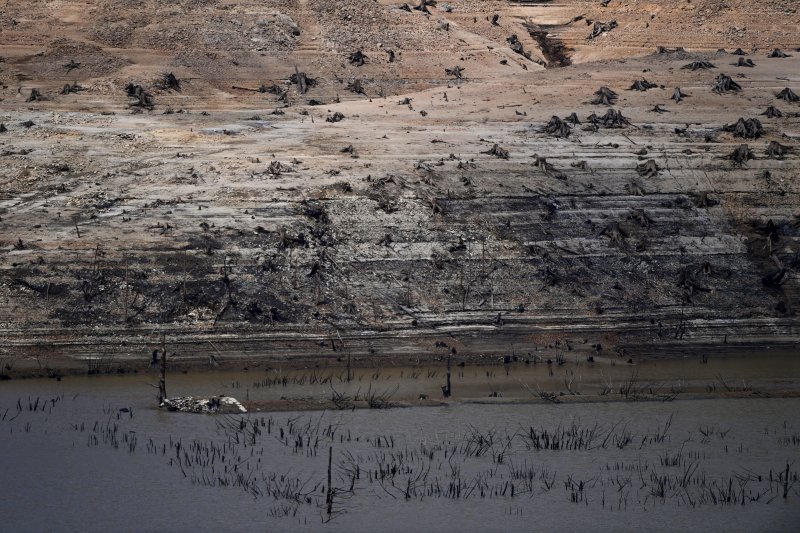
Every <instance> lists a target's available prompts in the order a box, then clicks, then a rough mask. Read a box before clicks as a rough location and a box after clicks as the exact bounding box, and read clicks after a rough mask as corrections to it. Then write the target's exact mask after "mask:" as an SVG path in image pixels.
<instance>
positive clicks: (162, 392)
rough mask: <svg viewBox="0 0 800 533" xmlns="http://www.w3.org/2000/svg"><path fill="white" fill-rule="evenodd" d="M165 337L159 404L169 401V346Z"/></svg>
mask: <svg viewBox="0 0 800 533" xmlns="http://www.w3.org/2000/svg"><path fill="white" fill-rule="evenodd" d="M166 344H167V343H166V340H165V336H164V335H162V336H161V365H160V376H159V378H158V404H159V405H161V402H163V401H164V400H166V399H167V345H166Z"/></svg>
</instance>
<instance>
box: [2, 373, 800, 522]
mask: <svg viewBox="0 0 800 533" xmlns="http://www.w3.org/2000/svg"><path fill="white" fill-rule="evenodd" d="M692 364H694V365H695V366H694V367H691V368H693V369H694V371H695V374H694V375H693V376H691V379H692V380H698V381H699V382H703V381H705V380H709V379H714V377H715V375H716V374H719V371H720V369H714V368H713V367H712V366H711V363H709V365H708V366H706V365H702V366H700V365H697V364H696V361H695V362H681V361H676V362H669V364H666V365H661V366H659V368H658V369H655V370H652V371H651V370H650V369H648V368H647V366H641V367H639V368H638V370H639V376H640V378H641V379H643V380H655V379H658V380H667V379H673V376H675V375H679V374H681V373H682V375H683V376H686V375H688V374H687V373H686V368H689V367H688V366H687V367H684V366H682V365H692ZM740 365H741V366H737V365H728V366H726V367H725V368H724V370H725V372H726V374H725V378H726V379H728V380H730V381H731V382H733V381H734V380H737V379H738V380H741V379H750V380H753V381H757V380H759V379H771V376H770V374H769V372H766V371H764V374H763V375H759V374H758V373H757V372H755V371H754V370H753V368H750V367H749V366H748V365H749V363H747V362H745V361H742V362H741V363H740ZM565 368H567V365H564V367H559V368H558V369H554V374H556V375H554V376H550V375H549V371H548V369H547V367H546V365H545V366H537V368H530V367H527V368H526V367H524V366H513V365H512V367H511V368H510V369H509V374H508V375H506V374H505V369H504V368H503V367H502V366H501V367H480V368H470V367H465V368H463V369H454V371H455V372H456V374H457V373H458V371H459V370H461V371H463V376H459V377H458V379H459V380H461V381H457V380H456V378H455V375H456V374H454V390H455V389H456V387H457V386H460V387H462V388H463V389H465V390H473V391H475V394H476V395H477V394H479V393H480V395H481V396H482V395H483V392H484V390H485V389H482V387H485V386H486V384H487V383H493V384H495V385H496V386H498V387H508V389H501V390H503V391H505V390H511V388H512V387H513V386H514V383H519V382H529V383H531V384H533V382H534V381H538V385H539V386H540V387H542V388H543V387H546V386H552V385H550V384H551V383H557V382H563V376H558V375H557V374H558V371H559V370H562V371H563V370H564V369H565ZM572 370H575V371H576V372H580V373H581V375H582V376H595V374H593V372H598V370H599V369H593V368H589V367H588V366H584V365H581V366H578V367H575V366H573V367H572ZM673 370H674V373H671V372H673ZM417 371H418V372H420V373H421V374H420V376H418V377H409V372H417ZM434 371H438V372H439V374H438V375H437V376H432V377H430V378H428V374H427V373H428V372H434ZM441 371H442V369H408V368H404V369H394V370H387V369H380V370H377V369H371V370H362V371H357V372H356V373H355V379H354V380H353V382H351V383H350V385H349V386H352V387H358V383H361V384H362V385H361V386H362V387H365V386H366V384H367V383H368V382H372V383H379V382H381V383H386V384H388V385H391V386H392V387H393V386H395V385H396V384H398V383H401V384H403V387H404V389H407V390H404V391H403V393H402V394H406V395H411V394H415V393H417V391H419V392H424V391H428V390H435V387H437V386H438V383H439V381H440V380H441ZM630 371H631V369H630V368H626V367H621V368H620V367H608V366H606V367H605V368H603V369H602V372H603V378H601V379H608V378H611V379H613V380H623V379H624V378H625V377H626V376H629V375H630ZM376 372H377V375H376ZM487 372H489V375H488V376H487V375H486V373H487ZM273 374H275V375H277V374H276V373H273ZM269 375H270V374H269V373H259V374H258V375H256V374H254V373H239V374H233V373H218V374H202V375H185V376H183V375H182V376H173V377H172V378H171V380H170V387H171V388H172V390H171V393H172V394H184V393H190V392H191V393H211V392H227V393H230V392H232V391H231V390H230V389H231V388H232V387H233V388H236V387H237V382H238V387H239V388H240V389H249V394H250V395H251V396H255V395H259V394H260V395H263V397H272V396H271V395H304V394H309V395H313V394H325V395H329V394H330V385H331V384H330V383H323V384H321V383H319V382H318V381H319V378H317V381H316V382H314V383H309V380H310V378H309V375H310V373H309V372H308V371H307V372H305V373H303V372H297V373H290V374H286V373H284V375H290V376H294V377H295V378H296V380H295V381H297V382H300V381H301V379H300V376H302V375H305V376H306V377H305V383H304V384H301V385H290V384H288V382H287V385H283V384H282V383H283V381H281V384H279V385H276V384H275V383H272V384H270V385H269V386H262V387H255V386H254V383H256V382H257V380H259V379H261V380H264V379H266V378H267V377H268V376H269ZM325 375H327V374H325ZM387 376H388V379H387ZM744 376H747V377H746V378H745V377H744ZM273 377H274V376H273ZM359 378H360V381H359ZM332 379H333V380H335V379H337V378H335V377H334V378H332ZM582 379H583V378H582ZM592 379H594V377H592V378H591V379H590V378H586V379H584V380H583V381H582V382H581V383H585V384H588V383H591V382H592ZM684 379H685V378H684ZM515 380H517V381H515ZM553 380H555V381H553ZM150 381H152V380H151V379H150V377H147V376H122V377H103V378H92V379H81V378H69V379H64V380H63V381H61V382H56V381H53V380H50V381H37V380H28V381H11V382H6V383H3V384H2V387H0V434H2V435H3V437H2V439H0V469H2V472H3V480H4V481H3V483H2V485H0V502H2V507H3V527H2V528H3V529H7V530H14V531H21V530H30V531H43V530H96V531H108V530H137V531H141V530H153V531H155V530H158V531H188V530H196V529H198V528H200V529H204V530H208V529H212V530H242V531H251V530H264V529H279V530H303V531H306V530H308V529H311V528H313V529H320V530H329V531H353V530H362V531H373V530H391V531H401V530H402V531H408V530H409V529H410V530H437V531H451V530H459V531H486V530H531V529H532V528H533V529H537V530H553V529H556V528H564V527H573V528H579V529H580V530H609V529H612V528H615V529H619V528H623V529H633V528H635V529H637V530H675V529H686V530H708V529H709V527H710V528H713V529H720V530H723V529H724V530H734V531H735V530H754V529H755V530H786V531H789V530H795V528H796V525H797V524H798V523H800V505H799V503H800V482H798V471H799V470H800V461H797V460H798V459H800V425H798V422H797V417H796V413H797V411H798V408H800V400H798V399H789V398H786V399H746V400H743V399H735V400H734V399H717V400H691V401H677V402H615V403H585V404H574V405H571V404H559V405H555V404H538V405H473V404H454V405H451V406H444V407H424V408H423V407H412V408H405V409H391V410H356V411H350V410H347V411H326V412H306V413H291V412H284V413H271V414H267V413H257V414H252V415H245V416H243V417H211V416H203V415H185V414H179V413H168V412H163V411H159V410H157V409H154V408H153V403H154V400H153V397H154V392H155V391H154V390H153V389H152V388H151V387H150V386H149V385H148V383H149V382H150ZM290 381H291V380H290ZM576 381H577V380H576ZM345 382H346V380H344V381H342V382H340V383H337V384H336V385H334V386H338V385H346V383H345ZM600 382H602V381H600ZM407 383H410V384H407ZM517 386H519V385H517ZM562 386H563V383H562ZM587 386H588V385H587ZM470 387H473V389H469V388H470ZM523 390H524V389H523ZM554 390H555V389H554ZM233 392H235V391H233ZM329 451H330V453H332V471H331V474H332V483H331V488H332V490H331V491H329V490H328V488H329V487H328V482H327V476H328V473H327V465H328V453H329ZM787 464H788V465H789V475H788V477H787V476H786V467H787ZM784 492H785V493H786V498H784ZM329 497H330V501H331V514H330V515H329V514H328V512H327V507H328V505H327V502H328V499H329Z"/></svg>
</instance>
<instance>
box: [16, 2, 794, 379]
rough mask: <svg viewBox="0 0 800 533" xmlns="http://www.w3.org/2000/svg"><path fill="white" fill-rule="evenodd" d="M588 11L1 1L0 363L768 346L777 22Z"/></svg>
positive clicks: (776, 241)
mask: <svg viewBox="0 0 800 533" xmlns="http://www.w3.org/2000/svg"><path fill="white" fill-rule="evenodd" d="M600 4H601V3H600V2H561V3H558V4H555V3H549V2H527V3H525V2H522V3H508V2H474V1H462V2H458V1H453V2H449V3H447V4H445V3H443V2H440V3H439V4H438V5H437V6H428V7H427V9H428V11H430V13H429V14H426V13H424V12H422V11H419V10H415V9H413V6H410V7H409V10H405V9H401V6H402V5H403V4H400V3H396V2H386V1H383V0H381V1H380V2H373V1H367V0H351V1H346V2H329V1H327V0H305V1H294V2H245V1H236V0H229V1H213V0H205V1H203V0H196V1H188V0H187V1H174V2H156V1H150V0H131V1H128V2H123V3H120V2H111V1H96V2H70V1H59V2H47V3H16V2H15V3H7V4H5V5H4V6H3V7H1V8H0V23H2V24H3V28H4V31H3V33H2V34H0V39H2V43H1V45H2V53H1V54H0V55H2V56H3V62H2V63H0V80H1V81H2V82H3V85H2V87H3V89H2V91H0V98H2V101H0V122H2V123H3V124H4V125H5V129H7V131H5V132H3V133H0V155H2V157H0V161H2V163H3V166H2V169H0V335H2V337H3V344H2V346H0V359H2V361H3V364H4V365H5V364H8V365H10V366H11V367H13V366H14V365H17V366H18V367H19V366H20V365H25V364H28V366H31V365H39V366H42V367H43V368H44V367H48V366H52V365H57V364H67V363H64V361H67V362H68V361H78V363H68V364H80V365H83V364H89V365H90V366H92V365H97V364H99V363H98V361H101V362H102V363H103V364H108V365H111V366H113V365H115V364H117V363H120V362H122V361H141V362H142V363H143V364H146V363H147V362H148V361H149V358H150V351H151V350H152V349H153V348H154V347H157V346H158V345H159V344H160V342H161V338H162V335H165V336H166V338H167V339H168V342H169V344H170V346H171V348H172V349H173V350H174V352H176V353H178V354H179V355H180V356H181V357H182V358H183V359H184V360H196V361H205V360H206V359H207V358H208V354H209V353H213V354H214V355H215V357H216V358H217V359H218V360H223V361H234V360H236V361H239V360H247V361H254V360H259V359H272V360H274V359H292V358H296V357H299V356H305V357H309V356H320V357H334V358H337V357H342V354H343V352H344V351H346V352H348V353H352V354H356V355H361V356H365V357H366V356H368V355H377V356H387V355H422V356H427V355H430V354H436V353H441V352H442V350H443V349H442V345H443V344H447V345H448V346H454V347H457V349H458V352H459V354H463V355H465V356H466V355H469V354H492V355H497V354H504V353H515V354H526V353H534V352H537V351H541V350H544V351H545V352H547V351H554V350H556V351H558V350H563V349H574V350H576V351H577V350H583V351H585V352H586V353H587V354H592V355H593V356H595V357H597V358H598V359H600V358H602V357H603V356H606V355H607V356H610V357H619V356H622V357H624V358H625V359H627V358H628V357H630V356H633V357H636V356H639V355H646V354H648V353H652V351H653V350H654V349H655V348H656V347H665V346H666V347H675V348H677V349H683V348H686V349H691V347H692V346H697V345H699V344H718V345H724V344H725V343H729V345H731V346H734V345H737V344H743V343H745V344H750V343H769V344H788V345H790V346H791V345H792V343H796V342H797V341H798V327H797V315H796V312H797V305H798V300H797V298H798V290H797V289H798V280H797V272H798V268H800V256H798V252H799V251H798V231H800V229H798V228H799V227H800V219H799V218H798V216H800V197H799V196H800V195H799V194H798V192H799V189H798V182H797V175H798V168H800V163H798V161H799V160H798V156H799V155H800V145H799V144H798V135H800V128H798V124H800V118H798V117H800V104H798V103H797V102H795V101H791V100H792V98H791V94H788V93H785V92H784V93H781V91H783V90H784V89H785V88H789V89H792V90H793V91H794V92H800V77H798V75H797V74H796V73H797V72H800V52H798V51H796V50H795V49H796V48H797V47H798V46H800V42H798V39H797V34H796V30H795V28H796V24H797V22H798V18H800V15H798V13H797V11H796V10H793V8H792V6H791V5H790V4H787V3H779V2H759V3H752V2H734V1H729V2H718V1H710V0H709V1H692V2H686V3H682V2H678V3H670V7H663V4H664V3H654V2H634V1H631V2H626V3H622V2H615V1H612V2H610V3H609V4H608V6H607V7H602V6H601V5H600ZM754 4H755V5H754ZM787 6H788V7H787ZM495 14H497V15H498V18H497V20H496V21H495V22H494V23H493V22H492V19H493V16H494V15H495ZM612 20H614V21H616V26H615V27H611V26H608V27H606V28H605V29H608V31H600V33H599V34H598V36H597V37H595V38H593V39H587V37H588V36H589V35H590V34H591V33H592V32H593V31H595V28H599V29H600V30H604V27H603V26H602V24H601V26H597V25H596V24H595V22H600V23H608V22H610V21H612ZM587 22H590V24H587ZM45 35H46V36H47V37H43V36H45ZM512 35H516V38H511V36H512ZM658 46H662V47H664V48H662V49H661V50H660V53H657V47H658ZM679 47H681V48H682V49H678V50H676V48H679ZM737 47H740V48H742V49H743V52H744V53H745V54H746V55H744V56H740V55H734V54H732V53H731V52H732V51H733V50H734V49H735V48H737ZM720 48H725V49H726V50H727V51H719V49H720ZM775 48H781V49H782V50H783V51H785V52H786V53H787V54H788V55H790V57H768V54H770V53H771V51H772V50H773V49H775ZM358 51H361V52H362V53H363V55H365V56H366V59H365V60H364V64H363V65H359V63H360V62H361V61H360V60H359V57H358V56H357V55H356V56H355V57H351V54H353V53H355V52H358ZM389 51H391V52H392V53H390V52H389ZM392 56H393V61H390V59H392ZM740 58H742V59H750V60H752V62H753V63H754V66H753V67H746V66H735V64H737V63H738V61H739V59H740ZM703 61H705V62H708V63H711V64H712V65H713V68H707V69H703V68H699V69H696V70H692V69H689V68H684V67H685V66H687V65H690V64H692V63H696V62H703ZM694 66H695V67H697V66H698V65H694ZM700 66H703V67H707V66H708V65H700ZM456 67H461V69H463V70H461V69H459V68H456ZM445 69H449V72H446V71H445ZM167 73H173V74H174V78H169V77H167V76H165V74H167ZM296 73H306V74H307V76H308V77H309V78H310V80H311V81H310V83H309V87H307V91H305V92H304V91H303V90H302V89H305V88H304V87H301V85H300V84H299V83H297V79H296V77H295V78H294V79H293V78H292V75H293V74H295V75H296ZM720 74H727V75H729V76H730V77H731V80H730V81H733V82H735V84H738V85H739V86H740V90H734V91H729V92H723V93H721V94H720V93H717V92H714V91H713V90H712V87H713V86H714V85H715V82H716V80H717V77H718V76H719V75H720ZM641 80H647V81H648V82H651V83H652V84H653V85H654V86H653V87H652V88H650V89H648V90H646V91H636V90H631V89H630V87H631V86H632V84H634V82H636V81H641ZM129 84H130V85H131V86H130V90H127V89H126V87H127V86H128V85H129ZM136 85H138V86H139V89H137V88H136V87H135V86H136ZM600 87H608V88H610V89H611V90H613V91H614V92H615V93H616V95H617V97H616V98H612V99H611V102H598V103H595V102H596V100H595V99H596V95H595V91H597V90H598V89H599V88H600ZM676 87H680V88H681V90H682V92H683V93H685V94H687V95H688V96H687V97H686V98H685V99H683V100H682V101H680V102H676V101H674V100H672V99H670V97H671V96H673V94H674V92H675V88H676ZM34 89H36V92H33V90H34ZM262 91H263V92H262ZM62 93H63V94H62ZM779 94H783V95H785V98H784V99H778V98H777V97H776V95H779ZM608 104H610V105H608ZM656 106H657V107H656ZM769 106H774V107H776V108H777V109H779V110H780V111H781V116H779V117H775V116H772V117H769V116H765V115H762V113H764V112H766V110H767V108H768V107H769ZM612 109H613V110H615V111H619V112H621V113H622V115H621V117H619V116H615V115H614V114H613V113H610V110H612ZM654 109H655V110H654ZM572 113H575V117H574V118H576V119H577V122H575V121H574V120H573V121H572V122H570V121H568V120H562V121H553V120H552V118H551V117H553V116H556V117H560V118H561V119H567V118H568V117H570V115H571V114H572ZM740 117H741V118H743V119H745V120H747V119H757V120H758V121H759V123H758V125H756V124H755V122H752V121H750V122H743V123H742V124H741V125H739V127H738V128H737V121H738V119H739V118H740ZM548 123H550V124H549V126H551V127H550V128H548ZM726 125H730V126H731V127H730V128H727V129H729V130H731V131H726V128H725V126H726ZM548 130H549V131H548ZM743 144H746V145H747V146H748V148H747V150H744V151H743V152H740V154H743V155H745V156H748V155H752V156H753V158H752V159H748V158H747V157H745V160H742V161H739V162H737V161H734V160H731V159H730V156H731V154H734V152H736V150H738V149H740V146H741V145H743ZM748 150H749V154H748ZM87 361H88V363H85V362H87Z"/></svg>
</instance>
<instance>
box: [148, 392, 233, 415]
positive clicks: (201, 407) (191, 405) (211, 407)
mask: <svg viewBox="0 0 800 533" xmlns="http://www.w3.org/2000/svg"><path fill="white" fill-rule="evenodd" d="M161 407H162V408H166V409H167V410H168V411H180V412H181V413H200V414H220V415H224V414H241V413H246V412H247V409H245V407H244V406H243V405H242V404H241V403H239V400H237V399H236V398H232V397H230V396H211V397H208V398H204V397H195V396H179V397H177V398H167V399H165V400H164V401H163V402H161Z"/></svg>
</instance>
